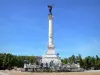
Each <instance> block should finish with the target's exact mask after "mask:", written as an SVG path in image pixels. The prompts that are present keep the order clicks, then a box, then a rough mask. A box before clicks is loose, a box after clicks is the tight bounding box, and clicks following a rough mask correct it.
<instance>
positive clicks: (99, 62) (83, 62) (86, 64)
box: [62, 55, 100, 70]
mask: <svg viewBox="0 0 100 75" xmlns="http://www.w3.org/2000/svg"><path fill="white" fill-rule="evenodd" d="M62 62H63V63H64V64H67V63H68V62H69V63H73V62H79V64H80V67H81V68H84V69H87V70H89V69H94V70H98V69H100V57H99V56H98V55H96V56H95V57H94V56H93V57H91V56H87V57H85V58H82V57H81V55H78V56H75V55H72V56H71V57H69V58H64V59H62Z"/></svg>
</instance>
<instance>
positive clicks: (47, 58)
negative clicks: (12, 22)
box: [42, 54, 61, 65]
mask: <svg viewBox="0 0 100 75" xmlns="http://www.w3.org/2000/svg"><path fill="white" fill-rule="evenodd" d="M51 61H53V63H54V64H55V65H61V60H60V58H59V57H58V56H57V55H56V54H45V55H44V56H43V57H42V63H44V64H46V63H48V64H49V63H50V62H51Z"/></svg>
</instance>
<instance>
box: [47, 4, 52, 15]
mask: <svg viewBox="0 0 100 75" xmlns="http://www.w3.org/2000/svg"><path fill="white" fill-rule="evenodd" d="M48 8H49V13H50V15H52V6H51V5H48Z"/></svg>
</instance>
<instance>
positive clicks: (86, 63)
mask: <svg viewBox="0 0 100 75" xmlns="http://www.w3.org/2000/svg"><path fill="white" fill-rule="evenodd" d="M24 60H28V61H29V62H30V63H36V64H39V63H38V62H37V59H36V57H35V56H16V55H12V54H10V53H0V69H1V67H3V68H4V67H6V68H13V67H15V66H17V67H23V65H24ZM61 61H62V63H63V64H67V63H75V62H76V61H77V62H78V63H79V64H80V67H81V68H84V69H91V68H94V69H100V57H99V56H98V55H96V56H95V57H91V56H87V57H85V58H82V56H81V55H80V54H79V55H78V56H75V55H72V56H71V57H68V58H63V59H61Z"/></svg>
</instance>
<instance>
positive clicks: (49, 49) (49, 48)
mask: <svg viewBox="0 0 100 75" xmlns="http://www.w3.org/2000/svg"><path fill="white" fill-rule="evenodd" d="M48 19H49V35H48V40H49V41H48V54H55V51H54V42H53V41H54V39H53V16H52V15H51V14H49V15H48ZM51 50H52V51H51Z"/></svg>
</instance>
